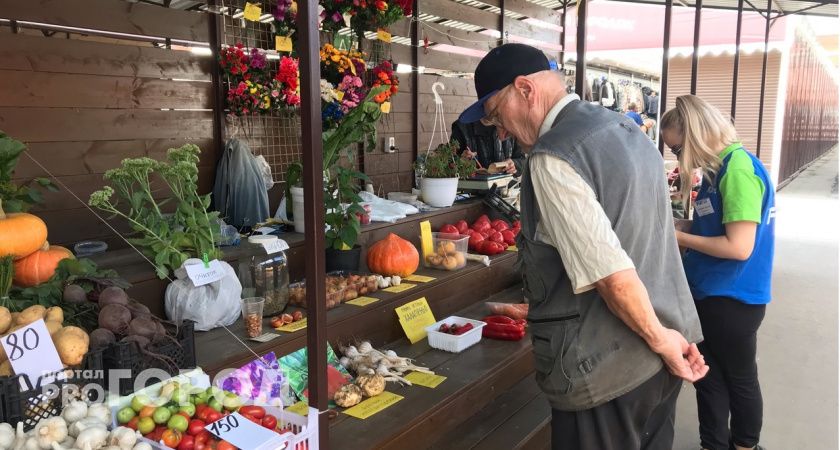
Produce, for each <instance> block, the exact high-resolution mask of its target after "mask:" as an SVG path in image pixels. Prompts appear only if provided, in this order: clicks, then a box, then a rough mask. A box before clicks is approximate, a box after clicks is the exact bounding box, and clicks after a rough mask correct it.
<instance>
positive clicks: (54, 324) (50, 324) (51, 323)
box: [46, 320, 62, 336]
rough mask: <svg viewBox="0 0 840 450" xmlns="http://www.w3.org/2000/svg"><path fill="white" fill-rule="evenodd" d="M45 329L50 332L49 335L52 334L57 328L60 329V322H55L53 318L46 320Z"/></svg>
mask: <svg viewBox="0 0 840 450" xmlns="http://www.w3.org/2000/svg"><path fill="white" fill-rule="evenodd" d="M46 323H47V330H48V331H49V332H50V336H52V335H54V334H55V333H56V332H57V331H58V330H60V329H61V326H62V325H61V322H56V321H55V320H48V321H47V322H46Z"/></svg>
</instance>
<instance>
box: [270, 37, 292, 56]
mask: <svg viewBox="0 0 840 450" xmlns="http://www.w3.org/2000/svg"><path fill="white" fill-rule="evenodd" d="M274 49H275V50H277V51H278V52H291V51H292V38H290V37H289V36H274Z"/></svg>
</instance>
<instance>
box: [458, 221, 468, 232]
mask: <svg viewBox="0 0 840 450" xmlns="http://www.w3.org/2000/svg"><path fill="white" fill-rule="evenodd" d="M455 228H457V229H458V233H460V234H467V230H469V229H470V226H469V225H468V224H467V221H466V220H459V221H458V223H456V224H455Z"/></svg>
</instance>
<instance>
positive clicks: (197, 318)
mask: <svg viewBox="0 0 840 450" xmlns="http://www.w3.org/2000/svg"><path fill="white" fill-rule="evenodd" d="M219 263H220V264H221V266H222V267H223V268H224V271H225V276H224V277H223V278H222V279H221V280H219V281H214V282H212V283H209V284H205V285H204V286H198V287H196V286H195V285H194V284H193V282H192V280H190V278H189V277H188V276H187V270H186V269H185V268H184V266H188V265H191V264H203V262H202V261H201V260H200V259H196V258H190V259H188V260H186V261H184V264H183V265H182V266H181V267H179V268H178V269H176V270H175V276H176V277H178V279H177V280H175V281H173V282H172V283H171V284H170V285H169V286H167V287H166V296H165V298H166V303H165V309H166V317H168V318H169V320H171V321H173V322H175V323H176V324H180V323H181V321H183V320H185V319H188V320H192V321H194V322H195V329H196V330H199V331H207V330H212V329H213V328H217V327H220V326H228V325H231V324H232V323H234V322H236V319H237V318H239V314H240V313H241V312H242V306H241V303H240V301H239V299H240V298H241V297H242V284H240V283H239V278H237V277H236V272H235V271H234V270H233V267H231V266H230V264H228V263H226V262H224V261H219Z"/></svg>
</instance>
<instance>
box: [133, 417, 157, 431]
mask: <svg viewBox="0 0 840 450" xmlns="http://www.w3.org/2000/svg"><path fill="white" fill-rule="evenodd" d="M154 429H155V421H154V420H152V418H151V417H144V418H142V419H140V420H139V421H137V431H139V432H140V434H149V433H151V432H152V431H153V430H154Z"/></svg>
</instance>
